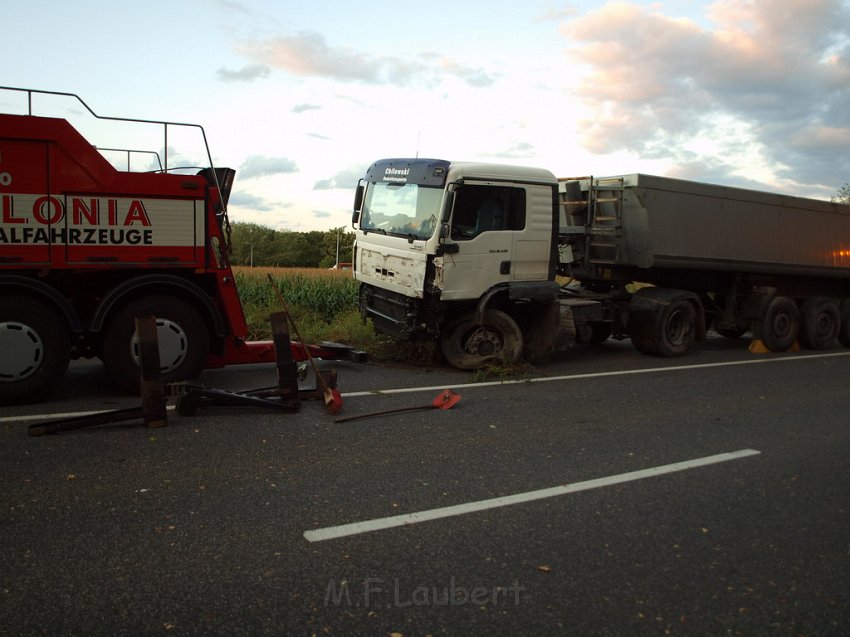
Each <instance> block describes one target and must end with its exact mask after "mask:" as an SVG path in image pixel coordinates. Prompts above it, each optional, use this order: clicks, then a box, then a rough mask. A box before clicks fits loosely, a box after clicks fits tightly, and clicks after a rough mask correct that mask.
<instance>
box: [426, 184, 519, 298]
mask: <svg viewBox="0 0 850 637" xmlns="http://www.w3.org/2000/svg"><path fill="white" fill-rule="evenodd" d="M525 202H526V194H525V189H524V188H523V187H521V186H514V185H502V184H493V183H488V182H469V181H467V182H465V183H464V184H462V185H461V186H459V187H458V188H457V190H456V192H455V202H454V208H453V212H452V219H451V224H450V229H449V237H448V239H447V241H446V243H454V244H456V246H457V248H456V250H457V251H456V252H450V251H447V253H446V256H445V259H444V261H443V264H444V271H443V292H442V298H443V299H445V300H460V299H473V298H477V297H478V296H480V295H481V294H483V293H484V292H485V291H486V290H487V289H489V288H490V287H492V286H493V285H496V284H497V283H502V282H507V281H511V280H513V277H514V271H515V264H514V263H513V259H512V257H513V250H514V241H515V238H516V237H515V234H516V231H518V230H522V229H523V228H524V227H525V216H526V215H525V212H526V211H525V205H526V203H525ZM452 249H453V250H454V249H455V248H452Z"/></svg>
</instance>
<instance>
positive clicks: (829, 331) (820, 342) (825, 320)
mask: <svg viewBox="0 0 850 637" xmlns="http://www.w3.org/2000/svg"><path fill="white" fill-rule="evenodd" d="M800 320H801V323H802V325H801V326H800V344H802V345H803V347H807V348H809V349H826V348H827V347H829V346H830V345H831V344H832V343H833V342H834V341H835V339H836V338H837V337H838V332H839V328H840V326H841V312H840V311H839V309H838V305H836V303H835V302H834V301H831V300H829V299H826V298H823V297H818V298H812V299H806V300H805V301H804V302H803V306H802V308H801V309H800Z"/></svg>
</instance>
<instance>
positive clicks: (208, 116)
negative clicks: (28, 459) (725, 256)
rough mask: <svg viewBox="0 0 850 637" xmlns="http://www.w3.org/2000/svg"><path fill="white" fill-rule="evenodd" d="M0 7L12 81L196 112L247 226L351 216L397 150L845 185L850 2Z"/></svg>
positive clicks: (172, 144) (762, 186) (300, 225)
mask: <svg viewBox="0 0 850 637" xmlns="http://www.w3.org/2000/svg"><path fill="white" fill-rule="evenodd" d="M0 16H2V17H1V18H0V24H2V27H3V28H2V32H3V35H2V37H1V38H0V60H2V64H0V85H3V86H13V87H22V88H31V89H43V90H50V91H59V92H69V93H75V94H77V95H79V96H80V97H81V98H83V100H85V102H86V103H87V104H88V105H89V106H90V107H91V108H92V109H93V110H94V111H95V112H97V113H98V114H99V115H105V116H114V117H130V118H141V119H152V120H168V121H174V122H190V123H197V124H200V125H202V126H203V128H204V131H205V134H206V137H207V141H208V143H209V147H210V151H211V154H212V159H213V162H214V163H215V164H216V165H218V166H229V167H232V168H234V169H236V171H237V175H236V182H235V185H234V189H233V193H232V195H231V199H230V205H229V214H230V218H231V221H243V222H254V223H260V224H263V225H266V226H270V227H273V228H276V229H281V230H296V231H307V230H327V229H331V228H336V227H340V226H343V227H347V226H349V225H350V218H351V207H352V201H353V196H354V188H355V186H356V185H357V181H358V179H359V178H360V177H362V176H363V175H364V174H365V171H366V168H367V167H368V166H369V165H370V164H371V163H372V162H373V161H375V160H377V159H381V158H384V157H413V156H419V157H435V158H440V159H448V160H454V161H491V162H498V163H506V164H520V165H524V166H538V167H542V168H547V169H549V170H551V171H552V172H554V173H555V174H556V175H557V176H559V177H573V176H584V175H598V176H605V175H616V174H624V173H635V172H642V173H649V174H658V175H666V176H670V177H679V178H684V179H691V180H695V181H704V182H709V183H717V184H724V185H730V186H742V187H748V188H755V189H759V190H767V191H771V192H780V193H786V194H794V195H802V196H810V197H815V198H822V199H829V198H830V197H831V196H833V195H835V194H836V193H837V191H838V189H839V188H840V187H841V186H842V185H843V184H845V183H847V182H848V181H850V0H669V1H657V2H642V1H638V0H630V1H620V0H617V1H610V2H606V1H600V0H574V1H566V2H559V1H556V0H539V1H538V0H523V1H522V2H520V1H517V0H513V1H512V2H507V1H505V0H487V1H477V0H466V1H464V0H458V1H457V2H451V3H448V2H433V3H432V2H406V3H402V2H373V3H363V2H346V1H343V0H337V1H333V0H324V1H322V0H317V1H314V2H307V1H304V0H299V1H297V2H296V1H291V0H277V1H273V0H258V1H251V0H179V1H173V0H171V1H168V2H166V1H164V0H146V1H145V2H138V3H125V2H115V1H114V0H110V1H105V0H104V1H100V0H77V1H75V2H72V3H71V2H56V1H55V0H26V1H21V0H5V1H4V2H3V8H2V9H0ZM34 103H35V107H36V113H37V114H45V115H55V116H62V117H68V119H69V120H71V121H74V120H73V119H72V116H80V115H81V111H82V109H80V108H79V107H78V105H71V104H69V103H68V101H67V100H61V99H55V100H51V99H44V100H42V101H38V100H36V101H35V102H34ZM19 108H21V98H20V94H17V93H10V92H8V91H0V111H3V112H16V111H15V109H19ZM39 108H44V109H45V111H46V112H42V111H40V110H39ZM75 123H76V122H75ZM78 125H79V126H80V127H81V130H84V132H87V131H91V132H92V133H97V134H101V133H102V134H104V136H106V137H107V138H108V139H109V141H108V142H107V143H108V144H116V145H118V144H120V142H119V141H112V137H111V136H113V135H117V133H114V132H112V131H111V130H110V131H109V132H108V133H107V132H106V131H102V130H101V129H100V128H99V127H98V126H96V125H94V124H92V123H91V122H89V123H87V124H86V123H83V124H78ZM149 128H150V127H147V129H146V130H149ZM156 130H157V131H158V130H159V129H158V128H156ZM170 130H171V129H170ZM143 134H145V133H142V132H137V131H135V130H134V131H133V132H132V134H131V135H130V138H131V139H133V141H134V142H135V140H136V136H141V135H143ZM92 141H93V143H96V144H98V145H100V146H104V145H106V144H104V143H102V142H101V141H100V140H98V139H92ZM183 141H184V140H183V137H181V135H179V134H176V133H174V134H172V133H169V138H168V143H167V146H168V148H169V153H170V155H171V157H172V158H173V160H174V162H175V163H172V159H169V164H170V165H179V164H181V162H187V163H188V164H193V163H194V162H202V161H203V153H202V152H201V151H200V150H199V149H200V148H202V147H198V146H192V142H190V141H188V137H187V141H186V144H187V148H189V150H183V149H182V148H181V147H180V146H178V143H183ZM139 143H141V142H139ZM157 144H158V145H157ZM165 145H166V143H165V141H164V140H163V137H162V135H161V133H160V132H157V133H156V135H154V142H153V143H150V144H149V145H148V146H144V147H146V148H147V147H150V148H151V149H159V148H162V147H164V146H165ZM117 147H120V148H127V147H133V148H141V147H143V146H141V145H133V146H127V145H126V144H124V145H119V146H117ZM134 161H135V160H134Z"/></svg>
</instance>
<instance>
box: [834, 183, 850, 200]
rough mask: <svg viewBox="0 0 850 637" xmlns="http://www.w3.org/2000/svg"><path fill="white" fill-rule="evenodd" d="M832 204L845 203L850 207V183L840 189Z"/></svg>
mask: <svg viewBox="0 0 850 637" xmlns="http://www.w3.org/2000/svg"><path fill="white" fill-rule="evenodd" d="M832 203H844V204H849V205H850V182H849V183H846V184H844V185H843V186H841V188H839V189H838V194H837V195H835V196H834V197H833V198H832Z"/></svg>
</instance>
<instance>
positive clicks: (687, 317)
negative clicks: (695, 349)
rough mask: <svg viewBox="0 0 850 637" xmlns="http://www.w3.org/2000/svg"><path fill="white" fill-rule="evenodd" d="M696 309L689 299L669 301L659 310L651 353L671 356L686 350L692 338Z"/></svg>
mask: <svg viewBox="0 0 850 637" xmlns="http://www.w3.org/2000/svg"><path fill="white" fill-rule="evenodd" d="M695 317H696V310H695V309H694V306H693V305H692V304H691V303H690V301H686V300H684V299H683V300H679V301H673V302H671V303H669V304H668V305H667V306H666V307H665V308H664V309H662V310H661V311H660V312H659V315H658V322H657V323H656V333H655V342H654V343H653V345H652V353H654V354H658V355H659V356H665V357H667V358H672V357H674V356H681V355H682V354H684V353H685V352H687V351H688V348H689V347H690V346H691V341H693V339H694V318H695Z"/></svg>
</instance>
